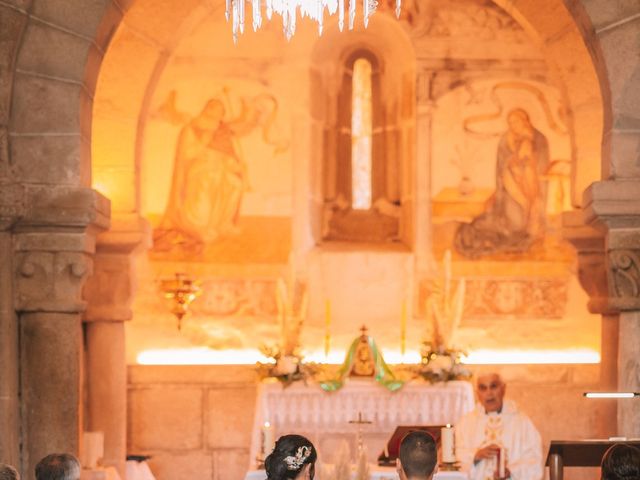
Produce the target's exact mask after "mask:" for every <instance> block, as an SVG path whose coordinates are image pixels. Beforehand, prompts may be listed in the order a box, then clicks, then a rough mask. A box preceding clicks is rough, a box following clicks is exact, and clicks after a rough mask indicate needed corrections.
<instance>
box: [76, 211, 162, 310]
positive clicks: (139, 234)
mask: <svg viewBox="0 0 640 480" xmlns="http://www.w3.org/2000/svg"><path fill="white" fill-rule="evenodd" d="M150 232H151V228H150V226H149V224H148V223H147V222H146V221H145V220H144V219H142V218H140V217H138V216H137V215H118V216H115V217H114V218H113V219H112V229H111V230H108V231H106V232H103V233H101V234H100V235H98V238H97V246H96V254H95V258H94V268H93V275H92V276H91V277H90V278H89V279H88V280H87V282H86V284H85V286H84V291H83V298H84V299H85V301H86V302H87V309H86V311H85V314H84V321H85V322H124V321H127V320H130V319H131V318H132V316H133V312H132V311H131V303H132V302H133V297H134V294H135V272H134V265H133V263H134V256H135V253H136V251H137V250H139V249H143V248H148V247H149V246H150Z"/></svg>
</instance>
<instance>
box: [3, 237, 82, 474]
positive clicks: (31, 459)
mask: <svg viewBox="0 0 640 480" xmlns="http://www.w3.org/2000/svg"><path fill="white" fill-rule="evenodd" d="M15 243H16V244H15V252H16V255H15V258H16V265H15V268H16V284H17V293H18V297H17V310H18V311H19V312H20V382H21V386H22V388H21V400H22V402H21V403H22V445H23V452H22V454H23V455H22V459H23V462H22V466H23V473H24V474H26V475H27V478H31V475H32V474H33V473H32V472H33V469H34V467H35V464H36V463H37V462H38V461H39V460H40V459H41V458H42V457H44V456H45V455H47V454H49V453H52V452H69V453H73V454H75V455H78V454H79V448H80V436H81V430H82V408H81V403H82V377H83V372H82V324H81V312H82V310H84V302H83V301H82V300H81V298H80V292H81V287H82V283H83V281H84V279H85V277H86V276H87V274H88V273H89V272H90V269H91V254H92V253H93V248H94V245H93V242H92V241H91V239H90V238H88V237H87V236H86V235H85V234H82V233H60V232H56V233H51V232H46V233H44V232H43V233H23V234H19V235H16V236H15Z"/></svg>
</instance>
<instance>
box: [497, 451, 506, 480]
mask: <svg viewBox="0 0 640 480" xmlns="http://www.w3.org/2000/svg"><path fill="white" fill-rule="evenodd" d="M506 476H507V455H506V452H505V449H504V447H500V450H498V478H505V477H506Z"/></svg>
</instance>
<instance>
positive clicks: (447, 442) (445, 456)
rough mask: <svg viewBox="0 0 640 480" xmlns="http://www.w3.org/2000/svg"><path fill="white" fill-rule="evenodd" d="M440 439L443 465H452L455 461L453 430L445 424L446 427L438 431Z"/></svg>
mask: <svg viewBox="0 0 640 480" xmlns="http://www.w3.org/2000/svg"><path fill="white" fill-rule="evenodd" d="M440 438H441V442H442V461H443V463H454V462H455V461H456V455H455V451H454V428H453V427H452V426H451V425H449V424H448V423H447V426H446V427H443V428H442V429H441V430H440Z"/></svg>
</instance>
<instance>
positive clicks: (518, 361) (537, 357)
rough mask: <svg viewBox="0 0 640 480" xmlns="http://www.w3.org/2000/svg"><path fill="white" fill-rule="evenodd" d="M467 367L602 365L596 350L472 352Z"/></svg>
mask: <svg viewBox="0 0 640 480" xmlns="http://www.w3.org/2000/svg"><path fill="white" fill-rule="evenodd" d="M463 361H464V363H465V364H467V365H527V364H559V363H562V364H571V363H579V364H582V363H600V353H599V352H597V351H596V350H590V349H587V348H584V349H567V350H472V351H470V352H469V354H468V355H467V356H466V357H465V358H464V359H463Z"/></svg>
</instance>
